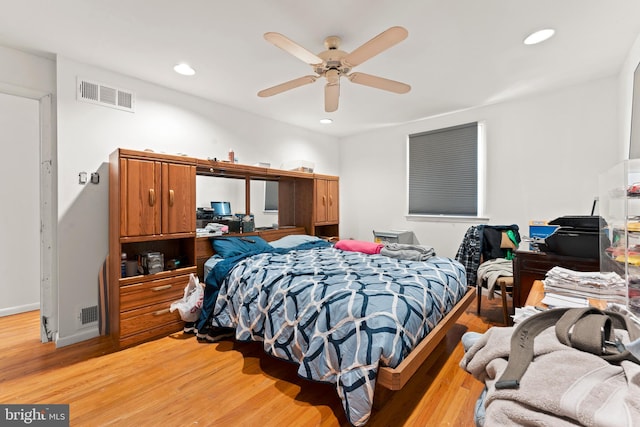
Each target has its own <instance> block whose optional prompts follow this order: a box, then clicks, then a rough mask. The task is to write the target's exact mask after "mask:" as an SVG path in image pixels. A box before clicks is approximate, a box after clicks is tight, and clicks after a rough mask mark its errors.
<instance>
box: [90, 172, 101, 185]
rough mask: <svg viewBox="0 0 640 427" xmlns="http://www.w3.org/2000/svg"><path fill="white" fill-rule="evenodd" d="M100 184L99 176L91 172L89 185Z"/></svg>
mask: <svg viewBox="0 0 640 427" xmlns="http://www.w3.org/2000/svg"><path fill="white" fill-rule="evenodd" d="M99 182H100V174H99V173H98V172H93V173H92V174H91V183H92V184H97V183H99Z"/></svg>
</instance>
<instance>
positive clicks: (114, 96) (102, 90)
mask: <svg viewBox="0 0 640 427" xmlns="http://www.w3.org/2000/svg"><path fill="white" fill-rule="evenodd" d="M77 89H78V92H77V95H78V96H77V99H78V100H79V101H84V102H90V103H92V104H98V105H103V106H105V107H111V108H117V109H118V110H124V111H130V112H133V111H134V108H133V107H134V103H135V96H134V94H133V92H131V91H130V90H126V89H119V88H116V87H113V86H110V85H106V84H103V83H98V82H93V81H90V80H85V79H81V78H79V77H78V88H77Z"/></svg>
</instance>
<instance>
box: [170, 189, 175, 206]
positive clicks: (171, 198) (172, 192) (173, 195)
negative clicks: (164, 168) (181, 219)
mask: <svg viewBox="0 0 640 427" xmlns="http://www.w3.org/2000/svg"><path fill="white" fill-rule="evenodd" d="M174 199H175V193H174V191H173V190H169V206H173V202H174Z"/></svg>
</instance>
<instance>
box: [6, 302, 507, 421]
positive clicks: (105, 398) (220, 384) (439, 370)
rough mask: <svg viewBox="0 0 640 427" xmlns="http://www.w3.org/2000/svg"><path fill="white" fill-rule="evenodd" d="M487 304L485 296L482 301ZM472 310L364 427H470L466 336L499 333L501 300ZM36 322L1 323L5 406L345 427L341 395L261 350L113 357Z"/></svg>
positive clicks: (33, 315)
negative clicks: (62, 342) (55, 337)
mask: <svg viewBox="0 0 640 427" xmlns="http://www.w3.org/2000/svg"><path fill="white" fill-rule="evenodd" d="M485 299H486V297H485ZM482 306H483V313H482V317H478V316H476V315H475V303H472V304H471V305H470V306H469V309H468V310H467V312H466V313H464V314H463V315H462V316H461V317H460V319H459V321H458V323H457V324H456V326H455V327H454V328H453V329H452V330H451V331H450V332H449V333H448V334H447V337H446V339H445V340H444V341H443V343H442V344H441V345H440V346H439V347H438V351H436V352H435V353H434V354H433V355H432V356H431V358H430V360H429V361H428V362H429V363H427V364H431V366H430V367H425V368H422V369H420V370H419V371H418V372H417V373H416V374H415V376H414V377H413V378H412V379H411V380H410V381H409V383H408V384H407V385H406V386H405V387H404V388H403V389H402V390H400V391H398V392H395V393H388V394H389V395H388V396H385V397H386V399H385V403H384V404H383V405H382V406H381V407H377V406H378V405H376V408H375V409H374V411H373V414H372V417H371V419H370V421H369V423H367V426H374V427H379V426H394V427H395V426H473V407H474V404H475V401H476V399H477V397H478V395H479V394H480V392H481V390H482V387H483V385H482V383H480V382H478V381H477V380H475V379H474V378H473V377H471V375H469V374H467V373H466V372H464V371H463V370H462V369H461V368H460V367H459V366H458V363H459V361H460V359H461V357H462V354H463V350H462V346H461V344H460V337H461V336H462V334H463V333H465V332H467V331H476V332H484V331H486V330H487V329H488V328H489V327H491V326H493V325H499V324H500V322H501V318H502V314H501V307H500V305H499V300H492V301H483V304H482ZM38 316H39V313H38V312H37V311H35V312H30V313H23V314H17V315H13V316H7V317H2V318H0V403H3V404H9V403H16V404H54V403H68V404H70V419H71V425H72V426H190V425H199V426H261V427H269V426H348V425H349V423H348V422H347V420H346V418H345V415H344V412H343V410H342V406H341V404H340V400H339V399H338V397H337V394H336V391H335V389H334V388H333V387H332V386H330V385H327V384H318V383H314V382H310V381H307V380H304V379H302V378H299V377H298V376H297V374H296V369H295V366H293V365H292V364H290V363H287V362H283V361H280V360H276V359H274V358H272V357H270V356H268V355H266V354H265V353H264V352H263V351H262V348H261V347H260V345H259V344H256V343H236V342H234V341H224V342H220V343H216V344H204V343H199V342H198V341H197V340H196V339H195V337H194V336H193V335H183V334H182V333H177V334H174V335H171V336H168V337H165V338H162V339H158V340H156V341H152V342H148V343H145V344H141V345H138V346H136V347H133V348H128V349H125V350H122V351H117V352H112V351H111V348H110V343H109V340H108V339H105V338H102V337H101V338H96V339H92V340H89V341H87V342H82V343H79V344H75V345H72V346H68V347H63V348H59V349H56V348H55V346H54V345H53V344H51V343H48V344H41V343H40V341H39V319H38Z"/></svg>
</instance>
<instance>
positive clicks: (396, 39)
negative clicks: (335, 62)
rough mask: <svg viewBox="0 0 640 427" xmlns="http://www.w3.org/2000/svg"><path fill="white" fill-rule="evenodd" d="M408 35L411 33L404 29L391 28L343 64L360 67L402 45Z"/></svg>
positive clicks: (347, 58)
mask: <svg viewBox="0 0 640 427" xmlns="http://www.w3.org/2000/svg"><path fill="white" fill-rule="evenodd" d="M408 35H409V32H408V31H407V30H406V29H405V28H403V27H391V28H389V29H388V30H386V31H383V32H381V33H380V34H378V35H377V36H375V37H374V38H372V39H371V40H369V41H368V42H366V43H365V44H363V45H362V46H360V47H359V48H357V49H356V50H354V51H353V52H351V53H350V54H348V55H347V56H345V57H344V58H343V59H342V62H343V64H345V65H346V66H348V67H355V66H356V65H360V64H362V63H363V62H364V61H366V60H368V59H370V58H373V57H374V56H376V55H377V54H379V53H380V52H383V51H385V50H387V49H389V48H390V47H391V46H394V45H396V44H398V43H400V42H401V41H402V40H404V39H406V38H407V36H408Z"/></svg>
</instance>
